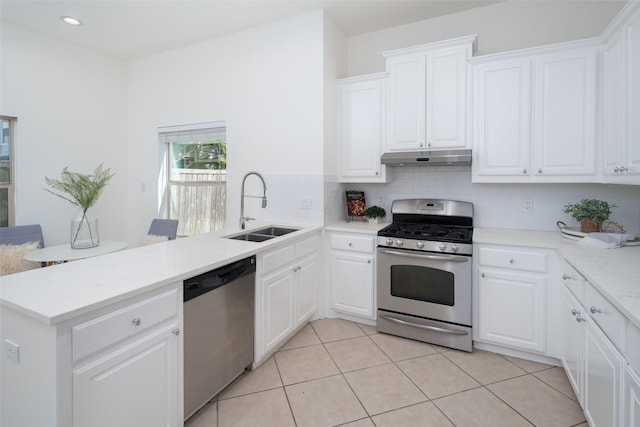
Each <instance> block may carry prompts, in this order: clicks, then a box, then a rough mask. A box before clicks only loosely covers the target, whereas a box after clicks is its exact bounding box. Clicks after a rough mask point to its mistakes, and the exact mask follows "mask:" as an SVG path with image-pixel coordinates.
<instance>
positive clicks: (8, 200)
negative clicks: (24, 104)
mask: <svg viewBox="0 0 640 427" xmlns="http://www.w3.org/2000/svg"><path fill="white" fill-rule="evenodd" d="M0 120H1V121H2V137H1V138H2V139H0V227H7V226H9V225H14V224H15V206H14V200H15V198H14V191H15V183H14V181H15V179H14V172H13V162H14V160H13V158H14V156H13V135H14V131H15V123H16V118H15V117H7V116H0Z"/></svg>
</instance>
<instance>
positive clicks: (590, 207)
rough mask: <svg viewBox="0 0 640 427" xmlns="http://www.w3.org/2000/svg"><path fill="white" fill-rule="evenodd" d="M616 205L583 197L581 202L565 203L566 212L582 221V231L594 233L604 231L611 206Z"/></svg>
mask: <svg viewBox="0 0 640 427" xmlns="http://www.w3.org/2000/svg"><path fill="white" fill-rule="evenodd" d="M614 207H616V205H610V204H609V203H607V202H605V201H602V200H597V199H582V200H581V201H580V202H579V203H570V204H568V205H565V207H564V212H565V213H568V214H569V215H571V216H572V217H573V219H575V220H576V221H580V231H582V232H583V233H593V232H601V231H602V223H603V222H604V221H607V220H608V219H609V216H610V215H611V208H614Z"/></svg>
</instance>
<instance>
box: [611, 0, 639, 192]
mask: <svg viewBox="0 0 640 427" xmlns="http://www.w3.org/2000/svg"><path fill="white" fill-rule="evenodd" d="M603 62H604V65H603V88H604V97H603V112H604V121H603V122H604V130H603V170H604V178H605V182H613V183H619V184H635V185H638V184H640V120H638V117H640V2H629V3H628V4H627V5H626V6H625V7H624V8H623V9H622V11H621V12H620V13H619V14H618V16H617V17H616V19H614V20H613V22H612V23H611V25H609V27H608V28H607V29H606V30H605V32H604V33H603Z"/></svg>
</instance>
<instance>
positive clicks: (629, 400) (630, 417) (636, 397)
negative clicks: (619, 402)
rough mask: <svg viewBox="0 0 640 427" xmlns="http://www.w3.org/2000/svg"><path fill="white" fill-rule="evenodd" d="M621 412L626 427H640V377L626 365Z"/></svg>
mask: <svg viewBox="0 0 640 427" xmlns="http://www.w3.org/2000/svg"><path fill="white" fill-rule="evenodd" d="M625 390H626V391H625V397H624V405H623V411H624V412H623V414H624V417H625V422H624V424H623V425H625V426H628V427H640V377H638V375H636V373H635V372H634V371H633V369H631V367H629V366H627V377H626V381H625Z"/></svg>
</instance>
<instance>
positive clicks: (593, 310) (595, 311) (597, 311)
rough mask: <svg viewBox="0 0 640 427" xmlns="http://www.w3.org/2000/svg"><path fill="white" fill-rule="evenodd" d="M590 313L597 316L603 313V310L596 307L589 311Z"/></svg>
mask: <svg viewBox="0 0 640 427" xmlns="http://www.w3.org/2000/svg"><path fill="white" fill-rule="evenodd" d="M589 311H590V312H591V314H596V313H602V310H600V309H599V308H596V307H595V306H593V305H592V306H591V308H590V309H589Z"/></svg>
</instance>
